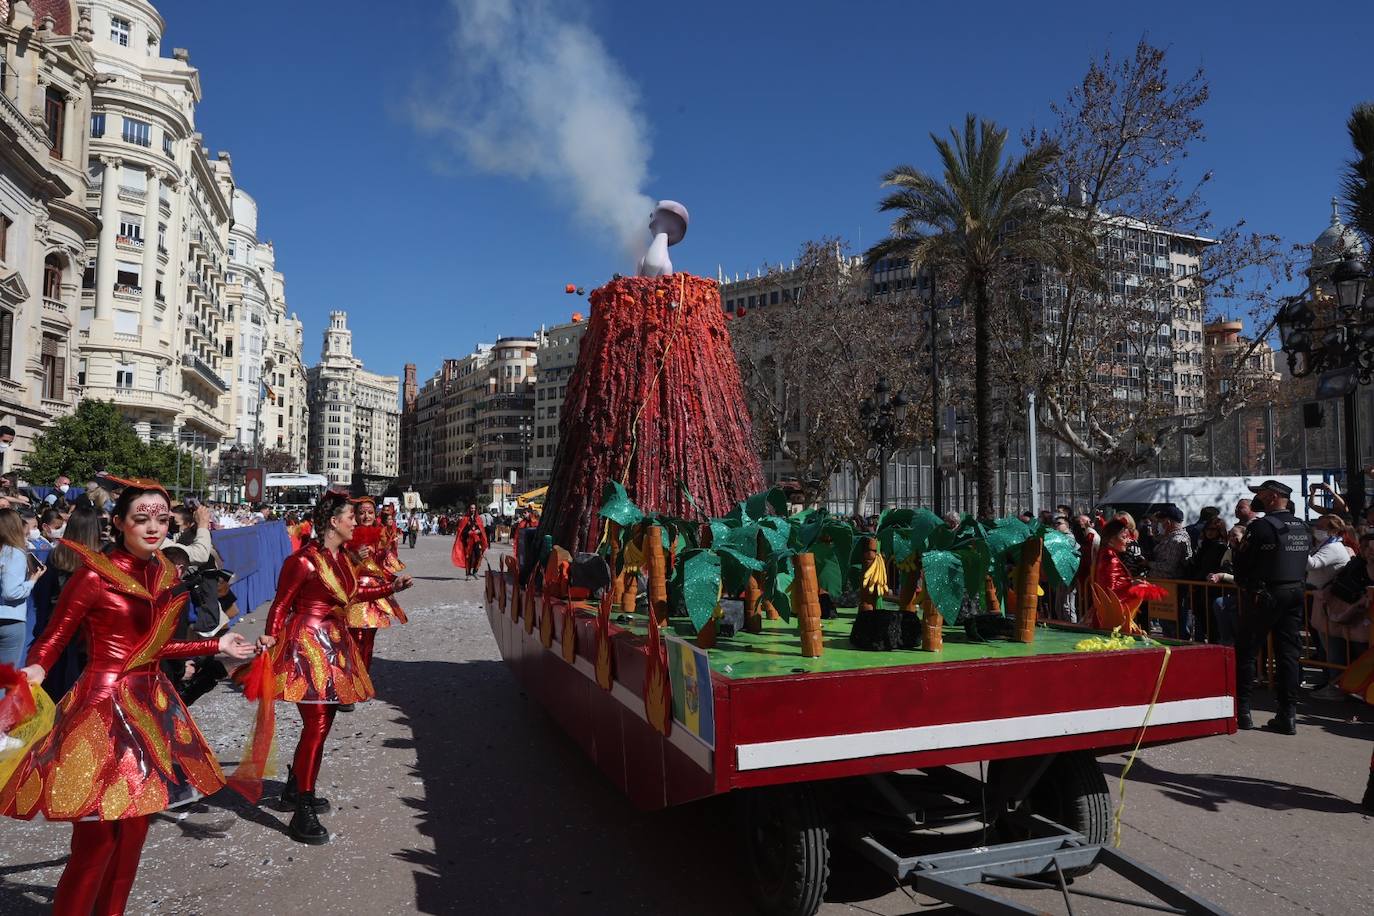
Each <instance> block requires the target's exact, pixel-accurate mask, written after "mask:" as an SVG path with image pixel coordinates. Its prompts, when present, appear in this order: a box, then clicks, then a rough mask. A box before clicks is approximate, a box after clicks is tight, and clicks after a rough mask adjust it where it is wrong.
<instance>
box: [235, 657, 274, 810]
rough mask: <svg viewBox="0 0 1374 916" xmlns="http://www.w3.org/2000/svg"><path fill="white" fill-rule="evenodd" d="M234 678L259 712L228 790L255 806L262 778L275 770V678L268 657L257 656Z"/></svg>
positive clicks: (260, 791)
mask: <svg viewBox="0 0 1374 916" xmlns="http://www.w3.org/2000/svg"><path fill="white" fill-rule="evenodd" d="M235 678H236V680H239V682H240V683H242V684H243V697H244V699H246V700H247V701H248V702H250V703H251V702H253V701H255V700H256V701H257V704H258V711H257V715H256V716H254V719H253V731H252V732H250V733H249V735H248V743H247V744H246V745H244V748H243V756H242V758H241V759H240V760H239V765H238V766H237V767H236V768H235V769H234V772H233V775H231V776H230V777H229V788H231V789H233V790H234V791H235V792H237V793H239V794H240V795H242V796H243V797H244V798H246V799H247V800H248V801H250V802H253V803H254V804H256V803H257V801H258V799H260V798H262V781H263V779H264V778H265V777H267V776H272V775H274V774H275V770H276V768H275V762H276V761H275V758H276V755H275V754H274V753H273V743H274V741H275V738H276V730H277V713H276V709H277V703H276V699H277V698H276V685H277V679H276V675H274V674H273V673H272V658H271V654H270V653H269V652H265V651H264V652H261V653H259V654H258V657H257V658H255V659H253V661H252V663H251V664H248V665H245V666H244V668H243V669H240V671H238V672H235Z"/></svg>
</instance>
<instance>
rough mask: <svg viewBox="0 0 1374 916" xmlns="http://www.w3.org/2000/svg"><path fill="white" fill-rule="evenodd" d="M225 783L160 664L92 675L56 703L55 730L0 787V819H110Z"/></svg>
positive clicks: (193, 796)
mask: <svg viewBox="0 0 1374 916" xmlns="http://www.w3.org/2000/svg"><path fill="white" fill-rule="evenodd" d="M223 785H224V773H223V772H222V771H221V770H220V767H219V761H218V760H216V759H215V754H214V752H213V751H211V750H210V746H209V745H208V744H206V742H205V738H204V736H202V735H201V733H200V729H198V728H196V723H195V720H193V719H192V718H191V714H190V713H189V712H187V711H186V706H185V705H184V704H183V703H182V702H181V697H179V696H177V692H176V690H175V689H173V687H172V685H171V683H170V682H169V681H168V680H167V678H166V677H164V676H163V674H162V672H161V671H159V670H158V667H157V665H156V664H152V665H148V666H146V667H144V668H138V669H135V670H134V671H132V672H129V673H127V674H123V675H120V674H116V673H114V672H99V671H87V672H86V673H85V674H83V675H82V677H81V679H80V680H78V681H77V682H76V684H75V685H74V686H73V687H72V689H71V690H69V691H67V695H66V696H65V697H64V698H63V700H62V702H61V703H60V704H58V707H57V718H56V721H55V722H54V724H53V729H52V731H51V732H49V733H48V736H47V737H46V738H44V739H43V740H42V741H41V742H39V743H38V745H37V746H36V747H34V749H33V751H32V753H30V754H29V756H28V758H27V759H25V760H24V762H23V763H21V764H20V765H19V767H18V768H17V769H16V770H15V771H14V773H13V774H12V775H11V777H10V779H9V782H7V783H6V784H5V785H4V786H3V787H0V815H5V816H8V817H17V818H22V819H24V820H28V819H31V818H33V817H35V816H38V817H44V818H46V819H48V820H53V821H79V820H105V821H113V820H119V819H120V818H127V817H141V816H143V815H147V814H154V813H156V812H158V811H162V810H164V809H166V808H171V807H175V806H176V805H181V804H185V803H187V802H190V801H194V800H195V799H197V798H199V797H200V796H202V795H210V794H212V793H214V792H217V791H219V789H220V788H221V787H222V786H223Z"/></svg>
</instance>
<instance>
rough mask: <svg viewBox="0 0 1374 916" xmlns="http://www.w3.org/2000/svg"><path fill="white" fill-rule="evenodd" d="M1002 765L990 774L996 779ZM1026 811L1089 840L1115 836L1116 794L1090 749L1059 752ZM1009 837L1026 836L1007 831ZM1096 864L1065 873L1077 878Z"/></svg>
mask: <svg viewBox="0 0 1374 916" xmlns="http://www.w3.org/2000/svg"><path fill="white" fill-rule="evenodd" d="M998 769H999V767H998V766H997V765H996V764H995V763H994V764H993V766H992V769H991V771H990V772H989V774H988V778H989V781H990V782H995V780H996V779H997V776H998ZM1021 810H1022V811H1028V812H1029V813H1032V814H1038V815H1040V816H1041V817H1046V818H1049V819H1050V820H1052V821H1054V822H1055V823H1057V824H1062V825H1063V826H1065V827H1067V828H1069V829H1070V830H1075V831H1077V832H1079V833H1081V834H1083V836H1084V837H1086V838H1087V840H1088V842H1089V843H1095V844H1101V845H1104V846H1105V845H1108V844H1110V843H1111V840H1112V798H1111V793H1110V792H1109V791H1108V789H1107V778H1106V777H1105V776H1103V775H1102V767H1101V765H1099V764H1098V762H1097V758H1096V757H1094V756H1093V755H1092V754H1091V753H1089V752H1087V751H1073V752H1070V753H1067V754H1059V755H1058V756H1057V757H1055V759H1054V762H1053V763H1051V764H1050V765H1049V768H1048V769H1046V770H1045V774H1044V775H1043V776H1041V777H1040V781H1039V782H1038V783H1036V785H1035V788H1034V789H1032V790H1031V793H1030V795H1029V796H1028V797H1027V798H1026V800H1025V802H1023V803H1022V806H1021ZM999 833H1001V834H1002V836H1003V838H1004V839H1005V840H1015V839H1022V838H1023V837H1021V836H1016V835H1007V831H1006V830H1001V831H999ZM1093 867H1094V866H1087V867H1084V868H1073V869H1065V871H1064V874H1065V875H1067V876H1068V877H1070V878H1077V877H1081V876H1083V875H1086V874H1088V873H1089V872H1091V871H1092V870H1093Z"/></svg>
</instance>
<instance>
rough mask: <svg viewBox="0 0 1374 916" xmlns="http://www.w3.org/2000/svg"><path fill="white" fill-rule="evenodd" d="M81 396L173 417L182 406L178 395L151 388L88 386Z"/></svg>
mask: <svg viewBox="0 0 1374 916" xmlns="http://www.w3.org/2000/svg"><path fill="white" fill-rule="evenodd" d="M81 394H82V397H83V398H89V399H91V400H100V401H114V402H115V404H117V405H118V406H120V407H133V408H139V409H141V410H147V411H154V412H156V413H166V414H170V415H173V416H175V415H176V413H177V412H178V410H179V409H180V406H181V398H179V397H177V396H176V395H173V394H171V393H169V392H166V391H153V390H152V389H149V388H118V387H111V386H108V385H87V386H86V387H85V389H84V390H83V391H82V393H81Z"/></svg>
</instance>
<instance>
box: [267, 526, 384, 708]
mask: <svg viewBox="0 0 1374 916" xmlns="http://www.w3.org/2000/svg"><path fill="white" fill-rule="evenodd" d="M394 590H395V586H394V585H393V584H390V583H388V584H386V585H375V586H367V587H361V588H360V587H359V584H358V576H357V573H356V571H355V570H354V568H353V564H352V562H351V561H350V560H349V559H348V555H347V553H346V552H345V551H343V550H339V551H338V552H337V553H330V552H329V551H328V550H326V549H325V548H323V547H321V546H320V545H319V544H318V543H317V542H315V541H311V542H310V543H308V544H306V545H305V546H304V547H302V548H301V549H300V550H298V551H296V552H295V553H293V554H291V556H289V557H287V558H286V562H285V563H283V564H282V568H281V574H280V576H279V577H278V579H277V597H276V599H275V600H274V601H273V602H272V609H271V610H270V611H268V613H267V634H268V635H269V636H274V637H276V638H277V644H276V645H275V646H273V647H272V650H271V651H272V670H273V673H274V674H275V675H276V680H277V685H276V696H277V699H279V700H282V701H285V702H289V703H360V702H362V701H363V700H370V699H372V697H373V696H374V694H373V690H372V681H371V679H369V678H368V676H367V669H366V668H365V667H364V665H363V662H362V658H361V656H360V655H359V653H358V647H357V644H356V643H354V642H353V638H352V637H351V636H349V634H348V630H347V629H346V625H347V621H346V610H347V608H348V606H349V605H350V604H352V603H353V602H355V601H373V600H377V599H380V598H385V597H388V596H390V595H391V594H392V592H393V591H394Z"/></svg>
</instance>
